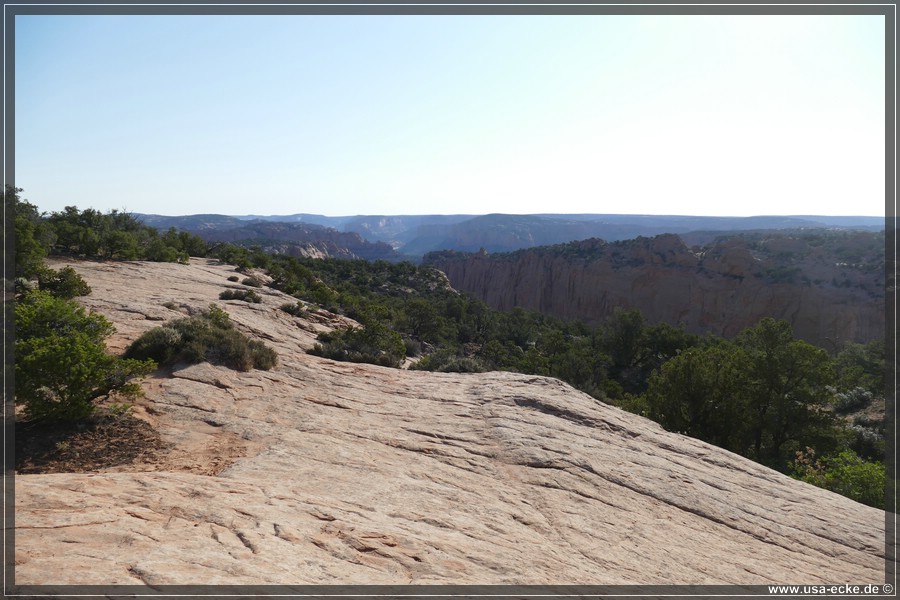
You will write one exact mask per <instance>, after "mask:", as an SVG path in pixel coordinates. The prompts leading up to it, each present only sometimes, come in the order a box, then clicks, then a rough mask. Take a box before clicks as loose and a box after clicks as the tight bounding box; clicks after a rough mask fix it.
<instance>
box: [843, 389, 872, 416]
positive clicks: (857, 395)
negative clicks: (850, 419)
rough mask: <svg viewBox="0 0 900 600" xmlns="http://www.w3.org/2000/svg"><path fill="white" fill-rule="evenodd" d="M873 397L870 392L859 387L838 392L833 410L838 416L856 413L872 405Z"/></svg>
mask: <svg viewBox="0 0 900 600" xmlns="http://www.w3.org/2000/svg"><path fill="white" fill-rule="evenodd" d="M873 396H874V395H873V394H872V392H870V391H869V390H867V389H864V388H861V387H855V388H853V389H852V390H847V391H846V392H838V393H837V394H836V395H835V402H834V410H835V412H837V413H838V414H839V415H846V414H849V413H852V412H856V411H858V410H861V409H863V408H866V407H867V406H869V405H870V404H872V400H873V399H874V398H873Z"/></svg>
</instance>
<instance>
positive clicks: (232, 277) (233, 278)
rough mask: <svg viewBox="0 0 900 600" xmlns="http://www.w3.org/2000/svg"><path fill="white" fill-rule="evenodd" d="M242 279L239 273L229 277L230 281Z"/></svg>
mask: <svg viewBox="0 0 900 600" xmlns="http://www.w3.org/2000/svg"><path fill="white" fill-rule="evenodd" d="M240 279H241V278H240V277H238V276H237V275H231V276H230V277H229V278H228V281H240Z"/></svg>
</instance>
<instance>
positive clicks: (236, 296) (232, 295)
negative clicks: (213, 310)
mask: <svg viewBox="0 0 900 600" xmlns="http://www.w3.org/2000/svg"><path fill="white" fill-rule="evenodd" d="M219 300H243V301H244V302H253V303H255V304H259V303H260V302H262V296H260V295H259V294H257V293H256V292H255V291H253V290H231V289H229V290H225V291H224V292H222V293H221V294H219Z"/></svg>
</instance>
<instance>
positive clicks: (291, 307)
mask: <svg viewBox="0 0 900 600" xmlns="http://www.w3.org/2000/svg"><path fill="white" fill-rule="evenodd" d="M279 308H280V309H281V310H283V311H284V312H286V313H287V314H289V315H292V316H294V317H303V316H306V314H307V310H306V307H305V306H304V305H303V303H302V302H293V303H291V302H288V303H286V304H282V305H281V306H280V307H279Z"/></svg>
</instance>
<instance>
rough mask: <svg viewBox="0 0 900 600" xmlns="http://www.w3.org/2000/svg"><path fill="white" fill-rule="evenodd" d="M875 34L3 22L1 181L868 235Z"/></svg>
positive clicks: (733, 27) (171, 202)
mask: <svg viewBox="0 0 900 600" xmlns="http://www.w3.org/2000/svg"><path fill="white" fill-rule="evenodd" d="M548 10H549V9H548ZM636 10H639V7H636ZM884 19H885V17H884V16H883V15H640V14H634V15H579V16H567V15H535V16H523V15H519V16H515V15H484V16H473V15H459V16H423V15H396V16H395V15H390V16H388V15H374V16H373V15H368V16H366V15H340V16H335V15H293V16H277V17H276V16H261V15H235V16H221V15H220V16H215V15H209V16H205V15H190V16H127V15H120V16H103V15H100V16H87V15H69V16H43V15H17V16H16V17H15V27H16V38H15V40H16V46H15V69H16V72H15V77H16V88H15V103H16V113H15V114H16V123H15V125H16V132H15V143H16V146H15V153H16V155H15V158H16V180H15V182H16V185H17V186H19V187H22V188H24V190H25V192H24V196H25V197H26V198H28V199H29V200H30V201H32V202H33V203H34V204H36V205H37V206H38V207H39V208H40V209H41V210H45V211H50V212H52V211H58V210H61V209H62V208H63V207H65V206H68V205H76V206H78V207H80V208H85V207H88V206H90V207H93V208H96V209H98V210H103V211H106V210H110V209H120V210H127V211H129V212H140V213H144V214H172V215H190V214H229V215H247V214H254V215H291V214H297V213H307V214H320V215H324V216H335V217H337V216H355V215H377V216H382V215H383V216H393V215H456V214H472V215H484V214H491V213H500V214H550V213H555V214H645V215H685V216H723V217H732V216H788V215H818V216H850V215H860V216H876V217H878V216H883V215H884V214H885V129H884V128H885V39H884V31H885V28H884ZM160 40H165V43H160Z"/></svg>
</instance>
